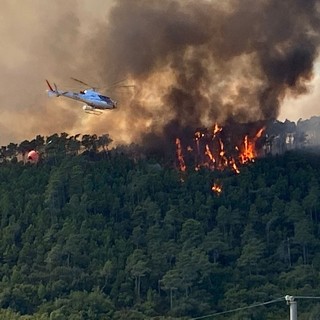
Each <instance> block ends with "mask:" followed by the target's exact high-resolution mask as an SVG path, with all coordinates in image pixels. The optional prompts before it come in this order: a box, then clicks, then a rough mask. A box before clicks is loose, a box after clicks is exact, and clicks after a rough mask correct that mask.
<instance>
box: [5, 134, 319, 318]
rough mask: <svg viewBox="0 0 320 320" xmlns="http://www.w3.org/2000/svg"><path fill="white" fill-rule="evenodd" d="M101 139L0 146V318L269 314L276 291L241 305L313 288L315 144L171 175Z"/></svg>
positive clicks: (308, 311) (313, 314) (308, 308)
mask: <svg viewBox="0 0 320 320" xmlns="http://www.w3.org/2000/svg"><path fill="white" fill-rule="evenodd" d="M110 142H111V139H110V137H109V136H108V135H103V136H101V137H97V136H96V135H84V136H82V138H81V139H80V137H79V135H77V136H72V137H69V136H68V135H67V134H66V133H63V134H60V135H58V134H55V135H52V136H50V137H47V138H44V137H41V136H37V137H36V138H35V139H34V140H32V141H27V140H26V141H23V142H21V144H19V145H18V144H13V143H11V144H9V145H8V146H3V147H2V148H1V150H0V162H1V163H0V212H1V216H0V218H1V219H0V228H1V230H0V231H1V232H0V259H1V264H0V309H1V310H0V318H1V319H34V320H35V319H42V320H44V319H50V320H57V319H73V320H76V319H89V320H90V319H119V320H120V319H173V318H175V319H176V318H183V319H190V318H197V317H202V316H206V315H209V314H214V313H222V314H221V315H219V316H215V317H212V319H234V320H236V319H255V320H263V319H272V320H277V319H279V320H280V319H287V318H289V309H288V306H287V304H286V302H285V300H284V299H281V300H279V302H276V303H270V304H266V305H262V306H259V307H255V308H249V309H246V308H245V307H247V306H250V305H252V304H255V303H260V302H267V301H272V300H274V299H278V298H283V297H284V296H285V295H287V294H289V295H294V296H309V297H310V296H320V274H319V271H320V200H319V186H320V153H317V152H315V151H310V150H309V151H308V150H303V151H296V152H289V153H286V154H284V155H279V156H276V157H266V158H262V159H259V160H257V161H256V162H255V163H251V164H247V165H246V166H243V167H241V170H240V171H241V172H240V174H238V175H237V174H235V173H234V172H214V171H209V170H206V169H204V168H203V169H201V170H198V171H195V170H193V169H191V168H189V169H188V170H187V171H186V172H183V173H182V172H180V171H179V170H177V168H176V167H175V166H174V165H173V162H170V161H167V160H164V159H156V158H155V157H152V158H150V157H148V156H146V155H145V154H144V156H139V153H138V152H135V151H136V150H138V149H135V147H134V146H133V147H132V146H130V147H118V148H113V149H110V150H109V149H108V146H109V144H110ZM30 149H37V150H39V152H40V154H41V160H40V161H39V162H38V163H37V164H31V163H27V162H26V161H25V158H26V153H27V151H28V150H30ZM173 156H174V155H173ZM217 179H218V180H219V181H220V182H221V183H222V185H223V191H222V193H221V194H217V193H215V192H213V191H212V190H211V187H212V184H213V182H214V181H216V180H217ZM319 302H320V301H319ZM237 308H239V309H241V308H243V309H242V310H239V311H235V312H231V313H227V314H223V312H225V311H228V310H233V309H237ZM298 314H299V319H301V320H302V319H310V320H316V319H320V304H317V300H313V299H301V300H299V301H298ZM206 319H211V318H209V317H208V318H206Z"/></svg>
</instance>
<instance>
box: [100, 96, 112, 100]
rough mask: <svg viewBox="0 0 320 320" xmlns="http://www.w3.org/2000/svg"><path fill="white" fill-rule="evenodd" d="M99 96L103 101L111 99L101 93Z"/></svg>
mask: <svg viewBox="0 0 320 320" xmlns="http://www.w3.org/2000/svg"><path fill="white" fill-rule="evenodd" d="M99 98H100V99H101V100H103V101H105V102H110V101H111V99H110V98H109V97H106V96H102V95H99Z"/></svg>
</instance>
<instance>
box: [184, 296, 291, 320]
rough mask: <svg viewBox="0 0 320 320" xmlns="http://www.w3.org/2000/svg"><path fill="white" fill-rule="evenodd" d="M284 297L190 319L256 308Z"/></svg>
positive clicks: (281, 299)
mask: <svg viewBox="0 0 320 320" xmlns="http://www.w3.org/2000/svg"><path fill="white" fill-rule="evenodd" d="M284 299H285V298H284V297H281V298H277V299H274V300H270V301H266V302H261V303H255V304H252V305H250V306H246V307H240V308H236V309H232V310H227V311H222V312H216V313H212V314H208V315H206V316H202V317H196V318H191V319H190V320H200V319H205V318H209V317H216V316H220V315H223V314H227V313H232V312H236V311H242V310H247V309H252V308H256V307H261V306H265V305H267V304H271V303H275V302H279V301H283V300H284Z"/></svg>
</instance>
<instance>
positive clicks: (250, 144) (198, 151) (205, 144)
mask: <svg viewBox="0 0 320 320" xmlns="http://www.w3.org/2000/svg"><path fill="white" fill-rule="evenodd" d="M239 126H240V125H239ZM232 129H233V127H232V126H230V127H229V128H228V129H226V128H223V127H222V126H219V125H218V124H217V123H216V124H214V126H213V128H212V131H211V132H209V131H207V130H204V129H202V130H197V131H196V132H195V134H194V139H193V141H194V145H195V146H194V147H191V146H190V144H189V146H188V148H187V151H188V152H189V153H190V154H192V153H193V155H194V159H195V160H194V163H193V166H194V168H195V170H200V169H201V168H208V169H210V170H219V171H223V170H226V169H229V170H232V171H233V172H235V173H236V174H239V173H240V166H241V165H244V164H247V163H249V162H253V161H254V160H255V159H256V158H257V157H258V152H257V150H256V142H257V140H258V139H259V138H261V136H262V133H263V132H264V130H265V127H262V128H261V129H259V130H258V131H257V133H256V134H255V135H252V134H251V135H250V134H248V133H246V134H244V135H243V136H242V139H241V133H240V134H235V132H233V130H232ZM236 129H237V128H236ZM236 129H235V131H236ZM246 129H247V131H249V132H250V131H251V132H252V128H251V130H248V128H246ZM249 129H250V127H249ZM240 131H241V130H240ZM176 153H177V159H178V165H179V168H180V170H181V171H183V172H184V171H186V170H187V165H186V162H185V160H184V157H183V152H182V147H181V142H180V139H179V138H176ZM212 190H213V191H214V192H217V193H221V192H222V187H221V186H220V185H219V184H216V183H215V184H214V185H213V186H212Z"/></svg>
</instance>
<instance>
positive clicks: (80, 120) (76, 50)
mask: <svg viewBox="0 0 320 320" xmlns="http://www.w3.org/2000/svg"><path fill="white" fill-rule="evenodd" d="M36 2H37V3H38V6H40V7H41V6H42V7H43V6H48V4H47V3H46V4H45V5H44V4H42V3H43V2H39V1H36ZM69 3H72V4H69ZM77 3H78V2H76V1H70V2H68V4H65V2H64V11H63V13H62V12H61V11H59V6H57V5H53V6H54V8H53V15H52V18H49V20H48V21H47V20H46V19H47V17H43V18H42V19H41V21H40V22H41V23H42V24H43V26H46V28H45V30H46V31H45V33H46V34H45V35H44V34H39V35H38V39H33V41H34V42H35V46H34V48H33V50H32V53H34V59H33V66H35V67H37V61H38V58H39V56H41V57H42V59H40V60H41V63H40V65H41V70H43V71H45V70H44V69H45V68H44V61H43V59H45V60H46V63H47V65H48V69H49V75H48V76H51V75H54V76H56V78H58V79H56V80H58V81H61V82H63V81H64V82H65V80H66V79H68V78H69V77H70V76H73V77H78V78H80V79H82V80H84V81H85V82H88V83H92V82H94V84H95V85H96V84H97V83H98V85H100V84H108V83H111V82H113V81H117V80H120V79H128V82H129V83H133V84H135V89H134V90H128V91H125V90H123V91H121V92H116V91H114V92H113V91H112V92H111V91H109V93H110V95H112V97H115V98H118V100H119V110H116V111H115V112H113V111H112V112H109V113H107V114H105V115H103V116H101V117H90V118H89V117H86V118H84V117H85V116H86V115H83V114H81V111H79V110H78V109H76V107H73V108H75V109H74V110H73V109H70V108H69V101H68V107H66V104H64V103H63V105H60V110H62V111H63V116H61V119H60V118H59V119H58V120H59V123H61V124H60V125H59V128H61V129H64V130H63V131H67V132H69V131H72V130H73V131H78V132H83V133H86V132H92V133H106V132H107V133H110V135H111V137H112V139H113V140H114V141H115V142H117V143H121V142H141V141H143V143H146V144H148V145H150V146H152V145H155V146H157V147H159V146H162V145H166V144H167V143H168V142H170V143H172V144H173V143H174V141H175V140H174V139H175V138H176V137H177V136H179V137H182V136H185V135H187V134H192V132H193V131H194V130H195V128H197V127H201V126H206V127H210V126H212V125H213V124H214V123H215V122H219V123H220V124H223V123H226V122H228V121H229V119H232V121H238V122H249V121H251V122H252V121H258V120H268V119H273V118H274V119H276V118H277V116H278V114H279V108H280V106H281V103H282V101H283V99H284V98H285V97H286V96H288V95H292V96H298V95H300V94H303V93H306V92H308V83H309V82H310V80H312V77H313V65H314V61H315V59H316V58H317V54H318V51H317V50H318V45H319V34H318V30H319V22H320V20H319V1H316V0H308V1H305V0H283V1H278V0H268V1H266V0H229V1H218V0H197V1H195V0H162V1H158V0H135V1H132V0H117V1H114V2H112V3H109V6H108V8H107V7H106V6H103V5H102V3H104V2H103V1H102V2H101V3H100V6H98V5H97V6H95V5H94V3H95V2H94V1H93V5H92V6H93V7H95V9H96V10H97V12H98V11H99V10H100V11H103V12H105V14H106V15H105V17H103V18H101V15H100V16H99V17H100V18H99V19H98V18H97V17H95V16H94V15H93V17H92V16H91V17H89V18H88V17H86V16H85V15H83V14H82V17H85V19H88V20H90V21H91V24H90V28H89V29H88V30H86V29H84V28H83V24H82V20H81V19H79V15H81V13H82V11H83V8H82V6H81V5H76V4H77ZM83 3H85V2H83ZM111 4H112V6H111ZM110 7H111V8H110ZM95 12H96V11H95ZM95 18H96V21H95ZM38 24H39V21H37V25H38ZM48 25H49V26H48ZM81 26H82V28H81ZM49 28H50V32H48V30H47V29H49ZM38 33H39V32H38ZM35 34H36V35H37V32H35ZM44 39H45V40H44ZM36 52H38V55H37V54H36ZM45 53H48V54H49V55H48V56H47V58H44V54H45ZM59 83H60V82H59ZM33 108H34V109H35V107H33ZM75 110H76V111H75ZM46 112H49V111H46ZM65 113H68V116H67V117H65ZM36 114H38V112H36ZM50 123H52V122H50ZM48 126H49V125H46V126H45V127H44V128H42V129H41V131H42V132H45V131H46V130H48V129H49V128H47V127H48ZM50 130H51V128H50Z"/></svg>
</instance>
